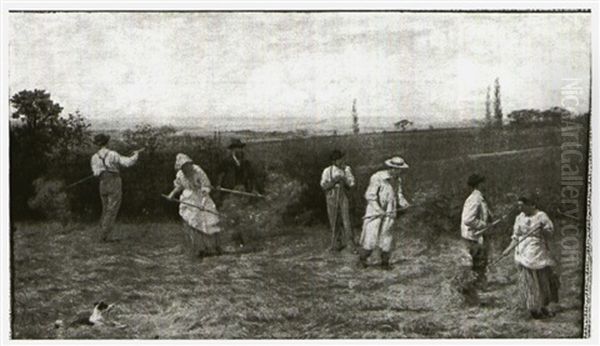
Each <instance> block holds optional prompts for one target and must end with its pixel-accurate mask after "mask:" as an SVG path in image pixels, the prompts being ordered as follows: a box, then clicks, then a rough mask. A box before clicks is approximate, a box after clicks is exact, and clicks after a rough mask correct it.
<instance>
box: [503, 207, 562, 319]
mask: <svg viewBox="0 0 600 346" xmlns="http://www.w3.org/2000/svg"><path fill="white" fill-rule="evenodd" d="M519 207H520V209H521V213H520V214H519V215H518V216H517V218H516V219H515V224H514V228H513V235H512V242H511V245H509V247H508V248H507V249H506V250H504V254H507V253H508V252H509V251H510V249H512V248H513V247H514V248H515V263H516V265H517V267H518V268H519V285H520V291H521V293H522V296H523V299H524V301H525V305H526V307H527V310H529V313H530V314H531V317H533V318H535V319H539V318H546V317H552V316H554V313H553V312H551V311H550V310H549V309H548V305H549V304H550V303H552V302H558V288H559V281H558V277H557V276H556V274H555V273H554V270H553V267H554V266H555V261H554V259H553V258H552V256H551V255H550V249H549V247H548V237H549V236H550V235H551V234H552V232H553V231H554V226H553V224H552V221H551V220H550V218H549V217H548V215H546V213H544V212H543V211H541V210H538V208H537V205H536V202H535V200H534V199H533V198H532V197H521V198H520V199H519ZM515 245H516V246H515Z"/></svg>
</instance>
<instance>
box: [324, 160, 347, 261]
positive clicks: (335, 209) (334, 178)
mask: <svg viewBox="0 0 600 346" xmlns="http://www.w3.org/2000/svg"><path fill="white" fill-rule="evenodd" d="M329 158H330V160H331V166H329V167H327V168H325V169H324V170H323V173H322V174H321V188H322V189H323V190H324V191H325V198H326V201H327V214H328V215H329V224H330V226H331V251H341V250H343V249H344V248H348V250H349V251H350V252H354V251H355V246H354V236H353V233H352V225H351V223H350V205H349V203H348V195H347V191H348V189H350V188H352V187H354V184H355V180H354V175H353V174H352V169H350V166H348V165H346V164H344V161H343V159H344V154H343V153H342V152H341V151H340V150H334V151H333V152H332V153H331V156H330V157H329ZM340 219H341V223H342V225H343V227H338V225H339V223H340V222H339V221H340Z"/></svg>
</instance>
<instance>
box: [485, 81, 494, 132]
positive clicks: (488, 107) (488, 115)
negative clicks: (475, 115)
mask: <svg viewBox="0 0 600 346" xmlns="http://www.w3.org/2000/svg"><path fill="white" fill-rule="evenodd" d="M485 123H486V125H487V126H489V125H491V124H492V100H491V98H490V86H489V85H488V87H487V92H486V94H485Z"/></svg>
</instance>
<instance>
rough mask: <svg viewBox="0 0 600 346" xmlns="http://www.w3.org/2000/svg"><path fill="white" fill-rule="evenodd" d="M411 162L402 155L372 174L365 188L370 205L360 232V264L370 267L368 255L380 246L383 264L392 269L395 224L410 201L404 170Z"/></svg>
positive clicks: (387, 268)
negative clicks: (404, 180)
mask: <svg viewBox="0 0 600 346" xmlns="http://www.w3.org/2000/svg"><path fill="white" fill-rule="evenodd" d="M407 168H408V164H407V163H406V162H405V161H404V159H403V158H401V157H398V156H396V157H393V158H391V159H389V160H386V161H385V169H383V170H380V171H378V172H376V173H375V174H373V175H372V176H371V179H370V181H369V187H368V188H367V191H366V192H365V199H366V200H367V208H366V212H365V216H364V217H363V220H364V221H363V226H362V234H361V236H360V245H361V249H360V250H359V262H358V263H359V266H361V267H363V268H365V267H367V259H368V258H369V256H370V255H371V253H372V252H373V250H374V249H375V248H376V247H379V248H380V249H381V267H382V268H383V269H384V270H390V269H391V265H390V252H391V250H392V245H393V240H394V235H393V233H392V226H393V225H394V220H395V219H396V216H397V215H398V211H401V210H404V209H406V208H408V207H409V206H410V205H409V203H408V201H407V200H406V198H404V195H403V194H402V179H401V177H400V176H401V174H402V173H403V172H404V171H405V170H406V169H407Z"/></svg>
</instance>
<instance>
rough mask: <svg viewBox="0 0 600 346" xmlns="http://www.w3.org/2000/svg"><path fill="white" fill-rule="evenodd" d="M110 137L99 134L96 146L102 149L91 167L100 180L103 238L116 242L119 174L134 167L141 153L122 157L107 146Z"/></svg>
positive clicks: (94, 158) (119, 200) (96, 138)
mask: <svg viewBox="0 0 600 346" xmlns="http://www.w3.org/2000/svg"><path fill="white" fill-rule="evenodd" d="M109 140H110V136H108V135H105V134H102V133H101V134H98V135H96V136H95V137H94V140H93V142H94V144H95V145H97V146H98V147H99V148H100V149H99V150H98V151H97V152H96V153H95V154H94V155H92V159H91V166H92V172H93V174H94V176H96V177H99V178H100V198H101V200H102V216H101V217H100V228H101V233H102V234H101V236H102V240H103V241H116V240H118V239H116V238H114V237H113V236H112V228H113V226H114V223H115V220H116V218H117V214H118V213H119V208H120V207H121V194H122V192H121V176H120V174H119V172H120V169H121V168H122V167H131V166H133V165H134V164H135V163H136V162H137V160H138V156H139V151H141V150H135V151H134V152H133V155H131V156H129V157H126V156H121V155H119V153H117V152H116V151H113V150H110V149H108V148H107V147H106V146H107V144H108V141H109Z"/></svg>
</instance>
